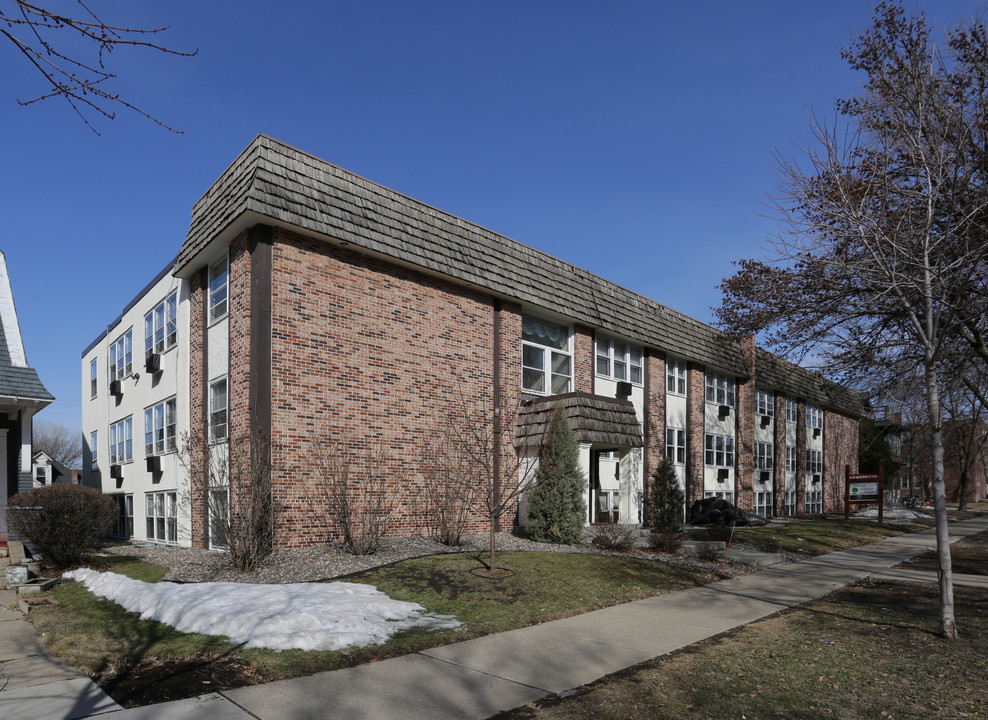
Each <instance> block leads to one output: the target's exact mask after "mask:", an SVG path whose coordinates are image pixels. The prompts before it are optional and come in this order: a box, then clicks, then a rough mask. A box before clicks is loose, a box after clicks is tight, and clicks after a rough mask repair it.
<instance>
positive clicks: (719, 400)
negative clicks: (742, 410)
mask: <svg viewBox="0 0 988 720" xmlns="http://www.w3.org/2000/svg"><path fill="white" fill-rule="evenodd" d="M707 402H708V403H714V404H716V405H728V406H730V407H734V381H733V380H731V379H730V378H728V377H727V376H726V375H721V374H719V373H713V372H708V373H707Z"/></svg>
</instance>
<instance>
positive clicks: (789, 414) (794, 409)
mask: <svg viewBox="0 0 988 720" xmlns="http://www.w3.org/2000/svg"><path fill="white" fill-rule="evenodd" d="M798 419H799V404H798V403H797V402H796V401H795V400H794V399H793V398H786V422H792V423H794V422H796V420H798Z"/></svg>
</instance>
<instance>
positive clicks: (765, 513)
mask: <svg viewBox="0 0 988 720" xmlns="http://www.w3.org/2000/svg"><path fill="white" fill-rule="evenodd" d="M755 514H756V515H761V516H762V517H763V518H770V517H772V493H771V492H770V491H767V490H766V491H764V492H756V493H755Z"/></svg>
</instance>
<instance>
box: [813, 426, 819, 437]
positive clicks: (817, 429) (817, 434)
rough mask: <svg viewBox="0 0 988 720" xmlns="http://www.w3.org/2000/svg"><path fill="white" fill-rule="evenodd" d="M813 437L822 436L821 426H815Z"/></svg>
mask: <svg viewBox="0 0 988 720" xmlns="http://www.w3.org/2000/svg"><path fill="white" fill-rule="evenodd" d="M813 437H815V438H818V437H820V428H813Z"/></svg>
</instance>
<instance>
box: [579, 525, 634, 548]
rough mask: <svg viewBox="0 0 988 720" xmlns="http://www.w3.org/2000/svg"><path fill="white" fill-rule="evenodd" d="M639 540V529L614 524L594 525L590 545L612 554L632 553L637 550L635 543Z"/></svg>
mask: <svg viewBox="0 0 988 720" xmlns="http://www.w3.org/2000/svg"><path fill="white" fill-rule="evenodd" d="M637 539H638V532H637V528H630V527H628V526H627V525H617V524H614V523H604V524H602V525H594V528H593V537H592V538H591V540H590V543H591V544H593V545H596V546H597V547H599V548H600V549H602V550H610V551H611V552H622V553H624V552H631V551H632V550H634V549H635V541H636V540H637Z"/></svg>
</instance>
